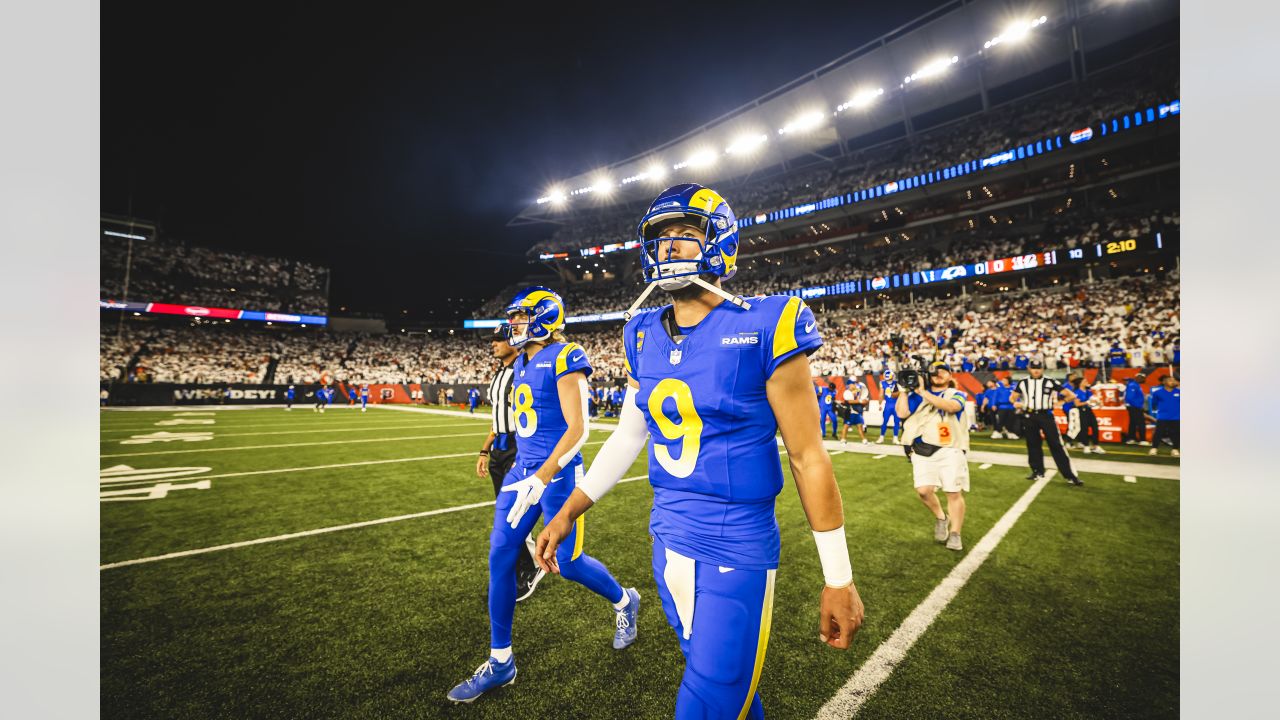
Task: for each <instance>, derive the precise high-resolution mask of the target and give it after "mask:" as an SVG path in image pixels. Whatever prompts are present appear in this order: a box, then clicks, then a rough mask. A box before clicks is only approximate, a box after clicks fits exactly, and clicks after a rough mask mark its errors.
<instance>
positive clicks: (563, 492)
mask: <svg viewBox="0 0 1280 720" xmlns="http://www.w3.org/2000/svg"><path fill="white" fill-rule="evenodd" d="M536 470H537V468H536V467H524V468H522V467H519V466H516V467H513V468H511V471H510V472H508V473H507V476H506V477H504V478H503V479H502V485H503V487H506V486H507V485H510V484H511V483H514V482H517V481H519V480H523V479H524V478H526V477H529V476H530V475H533V473H534V471H536ZM581 473H582V458H581V456H579V457H578V458H577V459H576V460H574V461H573V462H571V463H569V465H568V466H566V467H565V468H564V469H563V470H561V471H560V474H559V475H557V476H556V479H555V480H554V481H553V482H551V484H549V485H547V489H546V490H545V491H543V493H542V500H541V501H540V502H539V503H538V505H537V506H535V507H531V508H529V510H528V511H527V512H525V514H524V517H522V518H520V522H519V523H517V524H516V527H515V529H512V527H511V525H510V524H509V523H508V522H507V513H508V512H509V511H510V510H511V506H512V505H514V504H515V501H516V494H515V493H514V492H499V493H498V501H497V504H496V505H495V506H494V509H493V532H492V533H491V534H490V535H489V640H490V643H491V645H490V646H491V647H495V648H504V647H508V646H510V645H511V623H512V620H513V619H514V617H515V612H516V560H517V559H518V558H519V556H520V553H527V552H529V550H528V548H527V546H526V545H525V542H524V540H525V538H526V537H528V536H529V533H530V532H532V531H533V526H534V525H535V524H537V522H538V518H539V517H543V516H545V517H547V518H548V519H550V518H553V517H555V516H556V513H558V512H560V508H561V506H563V505H564V502H565V500H568V499H569V495H570V494H571V493H573V489H574V487H576V485H577V480H578V477H579V475H580V474H581ZM583 537H584V530H583V518H578V521H577V522H576V523H574V526H573V530H572V531H571V532H570V533H569V535H568V537H566V538H565V539H564V541H563V542H561V543H560V547H559V549H557V550H556V560H557V561H558V562H559V563H560V574H561V576H563V577H564V578H565V579H566V580H572V581H574V582H576V583H579V584H580V585H584V586H586V587H587V588H588V589H590V590H591V591H592V592H594V593H596V594H597V595H599V596H601V597H603V598H604V599H605V600H608V601H609V602H610V603H616V602H620V601H621V600H622V586H621V585H619V584H618V581H617V580H615V579H614V578H613V575H611V574H610V573H609V569H608V568H606V567H605V566H604V564H603V563H601V562H600V561H599V560H596V559H595V558H593V557H591V556H590V555H588V554H586V553H585V552H583V551H582V543H583Z"/></svg>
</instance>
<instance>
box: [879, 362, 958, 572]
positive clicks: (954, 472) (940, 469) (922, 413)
mask: <svg viewBox="0 0 1280 720" xmlns="http://www.w3.org/2000/svg"><path fill="white" fill-rule="evenodd" d="M908 383H910V385H908ZM898 391H899V392H898V398H897V400H896V401H895V403H896V404H895V407H894V411H895V413H896V415H897V417H898V418H900V419H901V420H903V423H902V440H901V442H902V444H903V445H905V446H907V448H908V455H909V457H910V458H911V474H912V476H913V477H914V480H915V488H916V495H917V496H919V498H920V502H922V503H924V506H925V507H926V508H928V509H929V512H930V513H932V514H933V517H934V526H933V539H934V540H937V541H938V542H943V541H945V542H946V543H947V549H949V550H962V549H964V545H963V544H962V543H961V542H960V529H961V527H962V526H963V525H964V493H965V492H968V490H969V463H968V461H967V459H966V458H965V453H967V452H968V451H969V426H968V424H967V423H966V422H965V418H964V412H965V402H964V395H963V394H962V393H961V392H960V391H959V390H957V389H956V388H955V387H954V383H953V382H952V380H951V368H950V367H949V366H948V365H947V364H946V363H944V362H940V361H938V362H932V363H930V364H929V369H928V389H925V378H924V377H922V376H921V374H920V373H917V372H914V371H904V372H902V373H899V386H898ZM939 487H941V488H942V491H943V492H945V493H946V494H947V515H944V514H943V512H942V507H941V506H940V505H939V504H938V496H937V495H936V493H937V491H938V488H939ZM948 515H950V524H949V527H948Z"/></svg>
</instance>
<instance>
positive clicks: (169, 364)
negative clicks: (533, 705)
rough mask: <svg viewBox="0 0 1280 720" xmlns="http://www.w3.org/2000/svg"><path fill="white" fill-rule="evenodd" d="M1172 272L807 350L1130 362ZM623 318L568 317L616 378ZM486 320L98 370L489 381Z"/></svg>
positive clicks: (905, 322)
mask: <svg viewBox="0 0 1280 720" xmlns="http://www.w3.org/2000/svg"><path fill="white" fill-rule="evenodd" d="M1178 298H1179V294H1178V274H1177V272H1176V271H1173V272H1170V273H1166V274H1163V275H1159V276H1156V275H1141V276H1136V277H1129V278H1120V279H1114V280H1105V281H1099V282H1095V283H1078V284H1075V285H1072V286H1050V287H1048V288H1044V289H1033V290H1028V291H1023V292H1014V293H1004V294H997V295H980V296H975V295H970V296H967V297H960V298H953V299H943V300H922V301H918V302H915V303H900V304H893V303H885V304H881V305H877V306H874V307H870V308H863V309H857V310H834V311H830V312H822V311H821V309H819V311H818V315H817V317H818V318H819V321H820V323H821V326H822V333H823V339H824V345H823V347H822V348H821V349H820V350H819V351H818V352H817V353H816V354H815V355H814V356H813V358H812V363H813V367H814V371H815V373H817V374H822V375H854V374H861V373H867V372H872V373H879V372H881V371H882V370H884V369H885V368H886V367H888V368H891V369H896V368H897V367H898V362H899V361H900V360H901V359H903V358H906V357H908V356H911V355H919V356H921V357H924V358H925V359H926V360H933V359H942V360H946V361H948V362H949V363H951V364H952V367H954V368H956V369H958V370H959V369H967V370H975V369H976V370H987V369H1001V368H1006V369H1007V368H1017V367H1020V366H1025V363H1026V362H1027V361H1029V360H1040V361H1043V362H1044V363H1045V365H1046V367H1047V368H1049V369H1051V370H1052V369H1057V368H1066V367H1100V366H1102V365H1103V364H1104V363H1112V364H1114V362H1115V360H1114V358H1115V357H1117V354H1116V353H1117V350H1119V351H1120V354H1121V355H1122V356H1123V357H1124V359H1125V362H1126V364H1128V365H1131V366H1150V365H1158V364H1164V363H1172V362H1177V361H1178V354H1179V336H1180V322H1179V300H1178ZM620 329H621V326H620V325H619V324H617V323H610V324H603V325H594V326H589V327H582V326H570V327H569V328H568V329H567V333H566V334H567V338H568V339H569V340H571V341H573V342H577V343H580V344H581V345H582V346H583V347H584V348H585V349H586V351H587V355H588V357H590V358H591V360H592V364H593V366H594V367H595V371H596V374H595V380H596V381H597V382H600V383H605V384H610V383H618V382H621V381H622V379H623V377H624V376H623V373H624V370H623V356H622V352H621V344H620V340H619V337H620V335H619V333H620ZM489 337H490V336H489V335H488V333H487V332H484V331H482V332H478V333H474V332H465V333H464V332H459V333H457V334H448V333H442V334H438V335H436V334H432V335H425V336H424V335H413V336H408V335H394V334H391V335H373V334H362V333H334V332H325V331H302V330H291V331H284V332H272V331H268V330H253V329H248V328H245V327H243V326H232V325H226V326H196V327H191V326H180V327H160V328H145V329H137V328H128V329H127V330H126V332H125V333H124V335H123V336H122V338H121V339H120V340H117V339H116V333H115V330H114V328H104V329H103V332H102V338H101V339H102V354H101V366H102V379H103V381H104V382H105V381H107V380H109V379H112V378H118V377H119V372H118V370H119V369H122V368H124V366H125V365H126V364H127V363H128V362H129V359H130V358H131V357H133V356H135V355H136V357H137V363H136V365H137V367H136V369H135V377H137V378H140V379H142V380H149V381H153V382H183V383H222V382H235V383H257V382H264V381H265V379H266V378H267V377H268V370H269V369H270V366H271V364H272V362H273V361H275V363H276V364H275V369H274V373H273V374H272V375H271V379H272V381H273V382H275V383H313V382H319V381H322V380H329V381H342V382H352V383H363V382H368V383H426V384H430V383H484V382H487V381H488V379H489V376H490V373H491V372H492V369H493V359H492V356H491V354H490V346H489V341H488V340H489Z"/></svg>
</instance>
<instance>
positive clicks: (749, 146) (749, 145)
mask: <svg viewBox="0 0 1280 720" xmlns="http://www.w3.org/2000/svg"><path fill="white" fill-rule="evenodd" d="M768 139H769V136H768V135H765V134H764V133H747V134H746V135H739V136H738V137H737V138H736V139H734V141H733V142H732V143H730V144H729V147H727V148H725V149H724V151H725V152H726V153H728V154H729V155H748V154H750V153H752V152H755V150H756V149H757V148H759V147H760V146H761V145H763V144H764V143H765V142H766V141H767V140H768Z"/></svg>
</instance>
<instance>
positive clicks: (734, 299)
mask: <svg viewBox="0 0 1280 720" xmlns="http://www.w3.org/2000/svg"><path fill="white" fill-rule="evenodd" d="M690 279H691V280H693V284H694V285H698V286H700V287H701V288H702V289H703V290H706V291H707V292H709V293H714V294H716V295H719V296H720V297H722V298H724V299H725V300H728V301H729V302H731V303H733V304H734V305H737V306H738V307H739V308H741V309H743V310H750V309H751V306H750V305H748V304H747V301H746V300H743V299H742V298H740V297H738V296H737V295H730V294H729V293H727V292H725V291H724V288H722V287H718V286H716V285H712V284H711V283H709V282H707V281H706V280H703V279H702V278H700V277H698V276H697V275H694V276H693V277H692V278H690Z"/></svg>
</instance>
